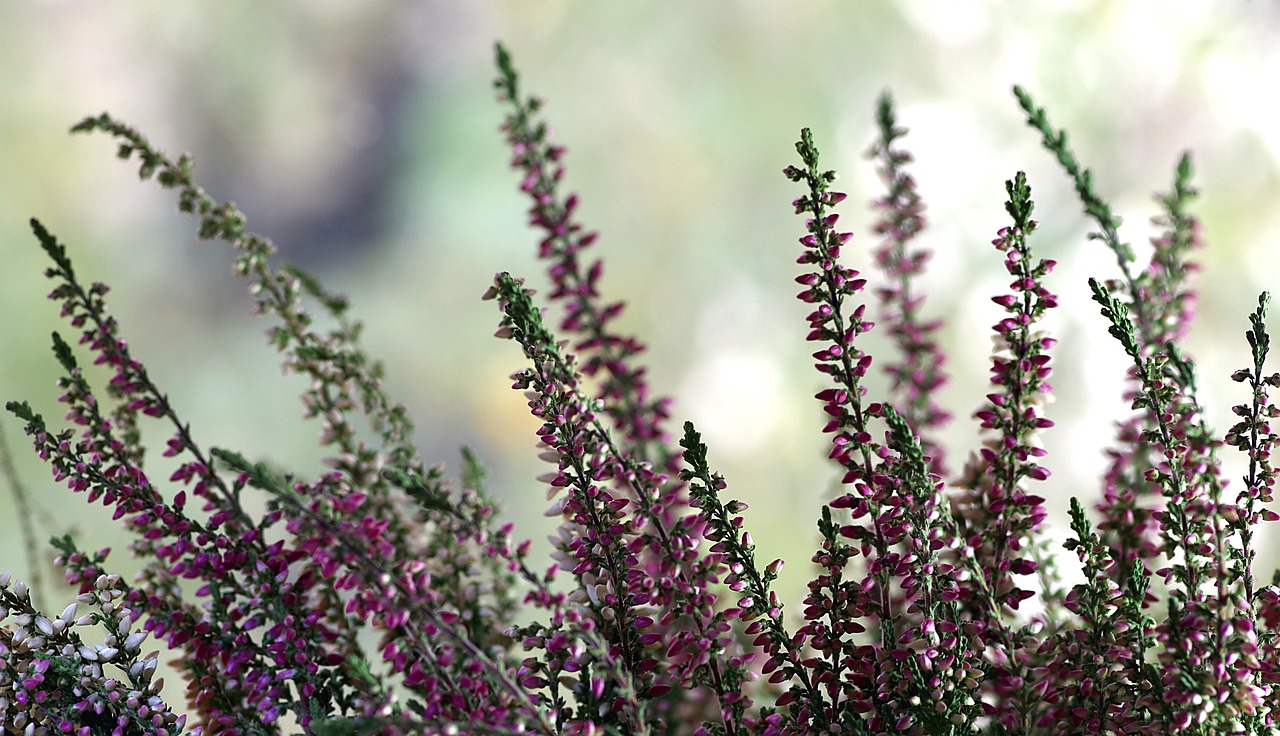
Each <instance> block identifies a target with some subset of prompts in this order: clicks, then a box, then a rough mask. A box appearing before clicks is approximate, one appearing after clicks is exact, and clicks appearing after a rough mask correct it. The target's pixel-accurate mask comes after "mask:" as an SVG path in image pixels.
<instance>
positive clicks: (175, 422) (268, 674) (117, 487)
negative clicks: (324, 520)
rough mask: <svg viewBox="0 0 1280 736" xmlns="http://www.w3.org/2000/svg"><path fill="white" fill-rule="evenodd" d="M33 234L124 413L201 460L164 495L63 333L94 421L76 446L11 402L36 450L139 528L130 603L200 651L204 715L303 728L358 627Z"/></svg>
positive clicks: (213, 720)
mask: <svg viewBox="0 0 1280 736" xmlns="http://www.w3.org/2000/svg"><path fill="white" fill-rule="evenodd" d="M33 229H34V230H35V232H36V235H37V238H38V240H39V241H40V244H41V246H42V247H43V248H44V250H45V252H46V253H47V254H48V255H49V256H50V258H51V259H52V260H53V262H54V266H53V267H52V268H50V269H49V271H48V273H47V275H48V276H49V277H50V278H52V279H54V280H55V281H57V282H58V285H57V286H56V287H55V288H54V290H53V291H52V292H51V294H50V296H51V298H53V299H55V300H58V301H60V302H61V303H62V305H63V313H64V315H65V316H66V317H68V318H69V319H70V321H71V323H72V325H73V326H75V327H77V328H79V329H80V330H81V338H80V342H81V343H86V344H88V345H89V346H90V349H91V350H92V351H93V352H94V353H95V355H96V357H95V362H96V363H100V364H106V365H107V366H110V367H111V369H112V371H113V376H112V378H111V380H110V381H109V382H108V389H109V395H111V396H113V397H114V398H116V399H118V401H119V405H120V406H122V407H124V409H123V410H121V409H117V410H116V411H115V412H114V414H113V416H114V417H120V416H122V415H123V414H124V413H126V412H132V413H134V414H138V413H141V414H145V415H148V416H153V417H157V418H161V419H165V420H167V421H168V422H169V423H170V424H171V426H172V427H174V428H176V432H177V434H176V436H175V441H171V442H170V449H169V452H168V453H167V454H170V455H178V454H180V453H185V454H189V455H191V456H192V459H190V460H188V461H187V462H184V463H182V464H181V465H180V466H179V467H178V469H177V470H176V471H175V472H174V474H173V475H172V477H171V478H170V481H171V482H177V483H179V484H181V486H182V487H183V489H182V490H179V491H178V492H177V493H176V494H175V496H174V497H173V500H172V501H171V502H170V501H167V500H166V499H165V498H164V497H163V496H162V495H161V494H160V492H159V491H158V489H157V488H156V487H155V486H154V485H153V484H152V482H151V481H150V479H149V478H148V476H147V474H146V473H145V471H144V470H143V468H142V466H141V457H142V453H141V452H140V451H137V450H135V449H133V448H132V446H131V444H130V442H131V440H130V439H129V435H130V434H131V432H129V431H126V432H125V433H124V435H125V436H124V437H123V438H122V437H121V436H120V435H118V434H117V432H116V429H115V425H114V423H113V421H112V419H111V418H109V417H108V415H107V414H106V413H105V409H106V406H105V405H104V404H102V403H100V402H99V401H98V398H97V396H95V394H94V392H93V390H92V388H91V387H90V385H89V383H88V381H87V380H86V378H85V377H84V375H83V373H82V371H81V369H80V367H79V365H78V361H77V360H76V358H75V356H74V354H73V351H72V349H71V347H70V346H69V345H68V344H67V343H66V342H65V341H64V340H63V339H62V338H61V337H60V336H59V335H58V334H57V333H55V334H54V336H53V337H54V352H55V354H56V356H57V358H58V360H59V362H60V363H61V364H62V366H63V368H64V369H65V371H66V376H65V377H63V378H61V379H59V385H60V386H61V388H62V389H63V390H64V393H63V395H62V396H61V397H60V399H61V401H62V402H63V403H65V404H66V405H67V406H68V413H67V419H68V420H69V421H70V422H72V423H73V424H74V425H77V426H80V427H82V428H83V429H82V430H81V432H80V433H79V439H78V441H76V442H74V444H73V440H74V439H75V433H74V431H73V430H66V431H64V432H61V433H59V434H58V435H54V434H53V433H52V432H51V431H50V430H49V429H48V427H47V425H46V423H45V421H44V419H43V418H42V417H41V416H40V415H38V414H36V413H34V412H33V411H31V409H30V408H29V407H28V406H26V405H25V404H21V403H13V402H11V403H10V404H9V405H8V408H9V409H10V410H11V411H13V412H14V413H15V414H16V415H17V416H19V417H20V418H21V419H23V420H24V421H25V422H26V423H27V433H28V434H29V435H30V436H32V437H33V438H34V441H35V446H36V450H37V453H38V454H39V455H40V456H41V457H42V458H44V459H46V460H48V461H49V462H50V464H51V466H52V469H53V472H54V477H55V479H57V480H59V481H61V482H65V483H66V484H67V485H68V487H70V488H71V489H72V490H73V491H76V492H87V496H88V499H89V501H90V502H95V501H101V502H102V503H103V504H104V505H107V506H113V507H114V517H115V518H116V519H122V518H123V519H125V520H126V525H127V527H128V528H129V529H130V530H131V531H132V532H133V533H134V534H135V535H136V536H137V539H136V540H135V541H134V543H133V544H132V545H131V547H132V551H133V552H134V553H135V554H137V555H139V556H141V557H143V558H144V559H149V560H151V562H150V563H149V564H148V565H147V567H146V568H144V571H143V573H142V576H141V578H140V582H141V584H140V585H139V586H138V587H136V588H131V589H128V590H127V594H126V597H125V599H124V601H123V602H124V604H125V605H127V606H129V607H130V609H131V611H133V614H132V615H133V617H134V618H135V619H136V618H139V617H140V616H141V612H142V611H143V610H146V611H148V612H149V614H150V615H149V617H148V618H147V620H146V622H145V630H146V631H148V632H150V633H151V634H152V635H154V636H156V637H164V638H165V639H166V641H167V643H168V644H169V646H171V647H183V646H185V647H186V648H187V649H188V652H189V657H188V659H187V660H186V662H185V667H186V668H187V669H189V670H190V671H192V672H193V674H194V675H195V677H194V679H193V683H200V682H201V681H202V680H203V683H204V684H199V685H193V687H195V688H196V689H194V690H193V691H192V692H191V693H190V698H191V702H192V704H193V706H195V707H197V708H198V709H199V711H200V713H201V716H202V723H203V724H204V725H206V726H215V725H216V726H217V727H218V728H219V729H222V730H226V731H228V732H232V733H234V732H241V733H262V734H270V733H272V732H273V731H274V730H275V729H276V728H278V726H277V725H276V722H277V720H278V718H279V717H280V715H282V714H283V713H284V712H287V711H293V712H294V713H295V714H296V715H297V716H298V718H299V720H300V721H301V722H302V723H303V725H304V727H305V725H306V724H307V722H308V721H309V720H310V719H311V717H312V711H313V708H315V709H327V708H328V707H329V704H330V695H331V694H332V693H333V691H334V688H333V687H332V679H333V678H335V677H338V676H339V673H337V672H336V671H335V670H334V667H335V665H338V664H341V663H342V662H343V659H344V657H343V656H342V655H341V654H339V652H343V651H358V649H357V648H356V645H355V643H354V641H353V639H352V635H353V632H352V631H351V630H350V629H349V628H348V627H347V626H346V622H345V620H343V619H342V617H341V616H338V617H333V616H325V614H324V612H323V609H322V610H321V611H320V612H317V609H316V608H313V607H312V606H313V605H315V604H317V603H318V602H319V601H320V600H322V599H323V596H321V597H315V596H312V595H310V594H309V590H308V589H309V587H310V584H309V583H306V582H304V581H305V576H304V577H303V578H298V579H296V580H286V578H287V577H288V576H287V574H286V573H287V572H288V571H289V570H290V568H291V567H293V566H294V565H295V563H297V562H298V561H299V559H300V553H299V552H298V551H297V550H296V549H295V548H293V547H291V546H289V545H286V544H284V543H283V542H275V543H271V544H268V543H267V541H266V537H267V534H268V532H269V530H270V529H271V528H272V527H274V526H275V525H276V524H277V523H278V522H279V520H280V515H279V514H269V515H267V516H266V517H265V518H263V519H261V520H255V519H253V518H252V517H251V516H250V515H249V514H248V513H247V512H246V511H245V510H244V508H243V506H242V504H241V495H242V490H243V484H242V483H239V482H235V483H233V482H227V481H226V480H224V479H223V478H222V476H221V475H220V474H218V473H217V472H216V471H215V469H214V468H213V465H212V462H211V458H210V456H209V455H208V454H207V453H206V452H204V451H203V450H202V449H201V448H200V447H199V446H198V445H197V444H196V443H195V441H194V439H193V438H192V436H191V434H190V432H189V431H188V429H187V426H186V425H185V423H183V422H182V421H181V420H180V419H179V418H178V416H177V415H176V413H175V412H174V409H173V407H172V406H171V404H170V403H169V401H168V399H167V397H166V396H165V395H164V394H163V393H162V392H161V391H160V390H159V388H158V387H157V386H156V385H155V384H154V383H153V382H152V380H151V378H150V377H149V375H148V374H147V372H146V370H145V369H144V368H143V367H142V364H141V363H140V362H139V361H138V360H136V359H135V358H133V357H132V355H131V354H130V351H129V349H128V346H127V344H126V343H125V341H124V340H123V339H121V338H120V337H119V335H118V327H117V325H116V322H115V320H114V318H112V317H111V316H110V315H109V314H108V312H107V309H106V304H105V299H104V297H105V294H106V293H107V289H106V287H105V286H103V285H101V284H93V285H91V286H90V287H88V288H85V287H84V286H82V285H81V283H80V282H79V280H78V278H77V277H76V275H75V273H74V271H73V270H72V268H71V265H70V261H69V260H68V259H67V257H66V252H65V247H64V246H63V245H62V244H61V243H59V242H57V241H56V240H55V239H54V238H53V236H52V235H51V234H49V233H48V231H47V230H45V229H44V228H43V226H41V225H40V224H39V223H38V222H33ZM130 426H135V425H134V424H132V423H131V424H130ZM188 491H189V492H190V493H191V494H192V495H193V496H195V497H198V498H201V499H203V501H204V504H203V511H204V512H205V513H206V514H207V518H205V519H200V518H197V517H194V516H192V515H190V514H189V513H188V512H187V511H186V505H187V498H188ZM73 573H74V574H73ZM68 576H69V577H68V580H69V581H70V582H74V583H77V584H79V585H80V586H81V589H82V592H84V591H85V590H86V588H87V586H89V585H90V584H91V583H92V577H88V576H87V573H84V572H83V571H81V572H76V571H74V570H72V571H69V572H68ZM180 579H189V580H199V581H200V582H201V583H202V585H201V586H200V587H199V589H198V590H197V596H198V597H202V598H207V601H206V604H205V606H204V608H203V610H202V609H201V608H198V607H196V606H194V605H192V604H190V603H188V602H186V601H185V600H184V599H183V596H182V591H181V589H180V587H179V585H178V581H179V580H180ZM282 591H287V592H289V593H290V594H291V595H290V596H289V597H287V598H286V599H285V600H287V603H285V604H284V606H283V608H276V607H275V606H274V605H273V604H272V603H271V600H272V599H274V597H275V596H276V595H279V594H281V592H282ZM282 612H285V613H288V618H289V621H288V622H287V623H277V624H276V627H275V628H274V629H272V630H271V634H270V635H271V636H273V637H277V636H278V637H283V640H284V641H285V642H287V643H284V644H283V645H281V646H278V647H273V646H257V645H252V644H251V642H252V641H253V640H252V639H251V638H250V636H251V635H256V633H255V632H257V630H258V629H260V628H261V627H263V626H264V625H265V624H266V623H267V622H268V621H271V620H273V619H274V618H276V617H277V616H279V615H281V613H282ZM304 622H305V623H304ZM295 656H300V657H303V659H304V661H305V662H306V664H305V666H303V667H299V666H298V665H299V662H298V661H296V660H295V659H294V657H295ZM294 687H296V688H297V690H296V694H297V697H295V693H294V692H292V690H293V688H294ZM313 696H315V697H314V698H313Z"/></svg>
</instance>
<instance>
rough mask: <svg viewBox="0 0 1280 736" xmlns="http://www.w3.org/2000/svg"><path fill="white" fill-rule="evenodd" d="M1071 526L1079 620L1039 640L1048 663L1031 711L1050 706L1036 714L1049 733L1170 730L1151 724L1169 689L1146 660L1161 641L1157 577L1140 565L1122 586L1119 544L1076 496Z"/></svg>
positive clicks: (1069, 604) (1073, 599)
mask: <svg viewBox="0 0 1280 736" xmlns="http://www.w3.org/2000/svg"><path fill="white" fill-rule="evenodd" d="M1071 530H1072V531H1073V532H1074V533H1075V537H1074V538H1073V539H1069V540H1067V544H1066V547H1067V549H1069V550H1075V552H1076V555H1077V556H1078V557H1079V559H1080V562H1081V564H1082V566H1083V572H1084V577H1085V582H1083V583H1080V584H1078V585H1076V586H1074V587H1073V588H1072V590H1071V592H1070V593H1069V594H1068V595H1067V597H1066V599H1065V601H1064V605H1065V607H1066V608H1067V610H1068V611H1070V612H1071V613H1072V614H1074V615H1075V617H1076V618H1075V624H1074V625H1073V626H1071V627H1069V628H1066V629H1064V630H1060V631H1058V632H1057V633H1055V634H1054V636H1053V637H1052V638H1050V639H1049V640H1047V641H1045V642H1044V643H1043V644H1042V645H1041V646H1040V650H1039V652H1038V653H1037V654H1039V655H1040V659H1041V661H1042V662H1044V664H1043V665H1042V666H1041V667H1040V669H1039V670H1038V671H1037V672H1036V673H1035V675H1036V677H1035V683H1036V689H1037V691H1038V692H1039V693H1040V695H1041V697H1042V705H1041V706H1040V707H1039V708H1036V707H1035V703H1032V702H1029V703H1027V704H1026V705H1027V706H1031V707H1028V708H1027V710H1028V714H1029V715H1030V714H1031V713H1033V712H1035V711H1036V710H1039V711H1043V712H1041V714H1040V716H1039V717H1038V718H1037V719H1035V720H1034V722H1033V723H1034V725H1035V726H1036V727H1038V728H1039V729H1043V730H1042V731H1041V732H1042V733H1053V734H1070V735H1072V736H1075V735H1078V736H1092V734H1100V733H1133V734H1138V733H1167V731H1164V730H1157V731H1151V730H1150V728H1151V725H1152V723H1153V721H1152V713H1153V711H1155V710H1157V709H1159V708H1160V703H1161V698H1162V690H1163V685H1162V684H1161V681H1160V673H1159V672H1158V671H1157V669H1156V666H1155V665H1154V664H1152V663H1151V662H1148V661H1147V653H1148V652H1149V651H1151V650H1153V649H1154V646H1155V636H1154V627H1155V621H1154V620H1153V619H1152V618H1151V617H1150V616H1147V615H1146V614H1144V613H1143V609H1145V608H1146V607H1147V605H1148V601H1147V597H1148V593H1147V583H1148V582H1149V580H1150V578H1149V577H1148V576H1146V575H1144V574H1143V572H1142V570H1141V568H1133V572H1132V574H1131V575H1130V577H1129V579H1128V580H1126V581H1124V584H1123V586H1122V585H1121V584H1118V583H1117V582H1116V581H1115V579H1114V572H1113V571H1114V568H1115V564H1116V561H1115V558H1114V557H1112V551H1111V549H1110V548H1109V547H1108V546H1107V545H1106V544H1104V543H1103V542H1102V540H1101V539H1100V538H1099V537H1098V535H1097V534H1095V533H1093V531H1092V528H1091V527H1090V524H1089V521H1088V519H1086V518H1085V511H1084V507H1083V506H1081V505H1080V502H1079V501H1077V500H1076V499H1075V498H1074V497H1073V498H1072V499H1071ZM1024 728H1025V727H1024Z"/></svg>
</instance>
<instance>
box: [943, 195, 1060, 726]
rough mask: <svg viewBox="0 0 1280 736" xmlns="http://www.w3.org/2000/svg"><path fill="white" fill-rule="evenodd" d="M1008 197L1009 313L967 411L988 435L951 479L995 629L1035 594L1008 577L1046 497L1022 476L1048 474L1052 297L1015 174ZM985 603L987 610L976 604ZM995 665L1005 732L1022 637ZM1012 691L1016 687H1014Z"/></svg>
mask: <svg viewBox="0 0 1280 736" xmlns="http://www.w3.org/2000/svg"><path fill="white" fill-rule="evenodd" d="M1005 191H1006V192H1007V193H1008V195H1009V199H1008V201H1007V202H1006V203H1005V209H1006V211H1007V212H1008V213H1009V215H1010V217H1011V218H1012V220H1013V224H1012V225H1011V226H1009V227H1006V228H1002V229H1001V230H1000V232H999V236H998V237H997V238H996V239H995V240H994V241H992V244H993V245H994V246H995V247H996V250H999V251H1001V252H1002V253H1004V254H1005V262H1004V265H1005V270H1007V271H1008V272H1009V275H1010V276H1012V277H1013V281H1012V282H1011V283H1010V284H1009V293H1007V294H1002V295H1000V296H996V297H993V298H992V301H994V302H995V303H996V304H999V305H1000V306H1002V307H1004V309H1005V311H1006V312H1007V313H1008V314H1007V316H1006V317H1004V318H1003V319H1001V320H1000V321H999V322H997V323H996V324H995V325H993V326H992V330H993V331H994V332H995V335H994V336H993V338H992V339H993V340H994V343H995V351H994V354H993V357H992V361H991V374H992V375H991V385H992V386H993V389H994V390H993V392H992V393H990V394H988V395H987V403H986V405H985V406H983V407H982V408H981V409H979V410H978V411H977V412H976V413H975V414H974V417H975V418H977V419H978V420H979V421H980V422H981V427H982V431H983V433H984V434H985V435H986V438H985V439H984V440H983V447H982V449H981V450H980V451H979V452H978V453H976V454H974V455H972V456H971V457H970V458H969V462H968V463H967V464H966V466H965V469H964V472H963V473H962V475H961V477H960V479H959V481H958V483H957V485H958V486H960V487H961V488H965V489H967V494H966V495H965V496H963V497H953V499H954V504H955V506H956V508H957V510H958V512H959V513H958V514H957V516H958V521H959V529H960V533H961V534H963V535H964V538H965V550H964V554H965V555H966V556H969V557H971V558H972V562H973V563H975V564H976V567H977V569H978V570H980V571H981V575H982V578H980V579H975V580H970V581H967V582H966V583H964V584H962V587H963V588H964V589H965V590H966V593H967V596H966V597H967V602H968V605H969V606H970V607H971V609H972V610H973V611H974V615H975V616H977V617H978V618H980V619H985V620H987V621H988V622H989V625H990V626H992V627H993V630H992V633H993V634H995V632H996V631H1003V630H1004V629H1005V628H1006V627H1007V623H1006V622H1005V620H1004V617H1005V615H1006V611H1009V610H1012V611H1017V610H1018V609H1019V607H1020V606H1021V604H1022V602H1023V601H1025V600H1026V599H1028V598H1030V597H1031V596H1032V595H1033V593H1032V591H1031V590H1029V589H1027V588H1023V587H1020V586H1019V585H1018V583H1017V582H1015V579H1014V576H1015V575H1018V576H1025V575H1030V574H1032V573H1034V572H1035V571H1036V569H1037V563H1036V562H1035V561H1034V560H1033V559H1032V558H1031V557H1030V556H1029V555H1028V552H1029V547H1030V545H1031V544H1032V541H1033V539H1034V535H1035V533H1036V531H1037V530H1038V529H1039V528H1040V525H1041V524H1042V523H1043V521H1044V518H1045V516H1046V512H1045V510H1044V505H1043V504H1044V498H1043V497H1041V496H1039V495H1036V494H1034V493H1029V492H1028V489H1027V484H1028V482H1029V481H1043V480H1045V479H1046V478H1048V477H1049V471H1048V469H1046V468H1045V467H1044V466H1042V465H1040V464H1039V462H1038V460H1037V458H1040V457H1043V456H1044V455H1045V450H1044V448H1043V447H1042V446H1041V442H1040V439H1039V436H1040V433H1041V431H1042V430H1044V429H1047V428H1049V427H1052V426H1053V422H1052V421H1051V420H1049V419H1048V418H1046V417H1044V416H1043V415H1042V414H1041V411H1042V410H1043V408H1044V405H1045V403H1047V401H1048V400H1049V398H1050V391H1051V390H1052V389H1051V387H1050V386H1049V384H1048V383H1047V382H1046V380H1045V379H1047V378H1048V377H1049V375H1050V373H1051V372H1052V368H1050V357H1049V353H1048V350H1049V349H1050V348H1051V347H1053V345H1054V344H1055V343H1056V342H1057V341H1056V340H1054V339H1053V338H1051V337H1049V336H1048V335H1047V334H1046V333H1045V332H1044V331H1042V330H1039V329H1037V327H1038V324H1039V322H1040V321H1041V319H1042V318H1043V317H1044V314H1045V312H1047V311H1048V310H1049V309H1052V308H1053V307H1055V306H1057V303H1058V299H1057V297H1056V296H1055V295H1054V294H1052V293H1051V292H1050V291H1049V290H1048V289H1046V288H1045V287H1044V280H1045V278H1046V277H1047V276H1048V274H1049V273H1050V272H1051V271H1052V270H1053V267H1054V265H1056V264H1055V263H1054V261H1052V260H1040V261H1035V260H1033V258H1032V254H1031V248H1030V245H1029V244H1028V241H1027V238H1028V236H1029V235H1030V234H1031V233H1033V232H1035V229H1036V227H1037V224H1038V223H1036V221H1035V220H1032V219H1031V213H1032V211H1033V210H1034V207H1035V205H1034V203H1033V202H1032V201H1031V189H1030V187H1028V186H1027V178H1026V175H1025V174H1023V173H1022V172H1018V173H1017V175H1016V176H1015V177H1014V179H1013V180H1011V181H1007V182H1005ZM984 607H987V608H984ZM993 638H994V640H995V641H994V643H995V644H997V646H996V651H995V653H994V656H995V658H996V664H997V667H998V670H997V674H996V676H995V677H994V678H993V680H994V685H995V688H996V690H997V695H998V700H997V705H996V710H997V717H998V719H999V720H1000V722H1001V723H1003V724H1004V726H1005V727H1006V728H1009V729H1011V730H1012V731H1017V730H1026V728H1027V727H1028V726H1029V723H1027V722H1025V721H1024V722H1022V723H1019V722H1018V720H1019V713H1018V711H1019V710H1021V711H1023V717H1024V719H1025V717H1026V712H1027V711H1028V710H1029V709H1028V708H1027V706H1028V705H1029V702H1030V700H1031V697H1030V695H1029V693H1028V690H1027V688H1028V687H1029V685H1030V681H1029V672H1027V671H1026V670H1027V657H1026V655H1027V654H1028V653H1027V652H1025V651H1022V647H1021V642H1022V638H1021V637H1008V636H1007V635H999V636H995V637H993ZM1015 691H1017V692H1015Z"/></svg>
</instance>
